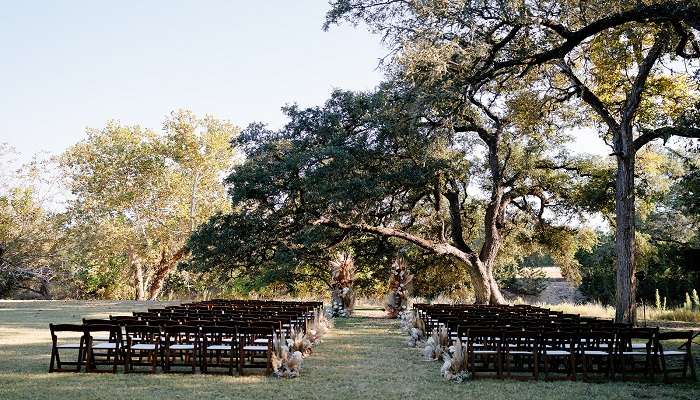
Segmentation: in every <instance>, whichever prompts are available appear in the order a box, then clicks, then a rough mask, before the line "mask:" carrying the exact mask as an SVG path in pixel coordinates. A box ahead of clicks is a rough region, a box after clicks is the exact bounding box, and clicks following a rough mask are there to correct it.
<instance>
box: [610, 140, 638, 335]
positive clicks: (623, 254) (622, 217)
mask: <svg viewBox="0 0 700 400" xmlns="http://www.w3.org/2000/svg"><path fill="white" fill-rule="evenodd" d="M620 136H621V137H620V138H619V139H618V140H617V141H616V142H617V143H616V149H615V150H616V152H617V154H618V156H617V176H616V178H615V188H616V190H615V220H616V222H615V223H616V225H615V250H616V253H617V282H616V283H617V286H616V287H617V291H616V294H615V321H616V322H628V323H632V324H634V323H635V322H636V319H637V318H636V317H637V315H636V301H635V292H636V289H637V282H636V278H635V272H636V271H635V268H636V265H635V258H634V246H635V244H634V231H635V222H634V218H635V205H634V157H635V154H634V148H633V146H632V132H631V128H630V129H624V131H623V132H621V134H620ZM618 148H619V149H618Z"/></svg>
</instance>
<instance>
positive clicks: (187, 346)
mask: <svg viewBox="0 0 700 400" xmlns="http://www.w3.org/2000/svg"><path fill="white" fill-rule="evenodd" d="M170 350H194V345H193V344H173V345H170Z"/></svg>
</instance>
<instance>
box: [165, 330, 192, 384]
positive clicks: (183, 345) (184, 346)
mask: <svg viewBox="0 0 700 400" xmlns="http://www.w3.org/2000/svg"><path fill="white" fill-rule="evenodd" d="M162 347H163V359H164V360H165V363H164V365H163V371H164V372H173V371H172V367H183V366H186V367H191V368H192V373H195V372H196V370H197V364H198V358H199V351H200V349H199V327H197V326H187V325H170V326H166V327H164V328H163V344H162Z"/></svg>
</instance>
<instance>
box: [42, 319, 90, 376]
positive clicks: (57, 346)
mask: <svg viewBox="0 0 700 400" xmlns="http://www.w3.org/2000/svg"><path fill="white" fill-rule="evenodd" d="M49 330H50V331H51V362H50V364H49V372H80V369H81V367H82V365H83V359H84V354H83V352H84V350H85V335H84V331H83V326H82V325H76V324H49ZM63 332H73V333H80V339H78V341H77V342H75V338H71V339H73V341H71V342H64V339H63V338H59V337H58V335H59V334H62V333H63ZM61 350H65V351H68V350H77V351H78V355H77V358H76V359H75V361H62V360H61V354H60V351H61ZM64 365H68V366H73V367H74V368H64V367H63V366H64Z"/></svg>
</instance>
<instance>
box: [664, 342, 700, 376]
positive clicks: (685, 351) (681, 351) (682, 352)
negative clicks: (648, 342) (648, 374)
mask: <svg viewBox="0 0 700 400" xmlns="http://www.w3.org/2000/svg"><path fill="white" fill-rule="evenodd" d="M669 341H671V343H669ZM678 341H680V342H681V344H680V346H679V345H678ZM692 346H693V332H692V331H685V332H662V333H658V334H656V347H657V349H658V354H659V359H660V361H661V372H663V374H664V382H666V383H670V382H671V376H670V374H669V373H671V372H680V373H681V378H683V379H685V378H686V375H687V373H688V368H690V377H691V378H692V379H693V380H694V381H697V379H698V377H697V375H696V373H695V359H694V358H693V353H692V350H691V349H692ZM669 359H673V361H676V362H675V364H680V365H679V366H678V367H677V368H673V366H674V362H673V361H672V362H671V364H669V362H668V361H669ZM678 359H680V360H678Z"/></svg>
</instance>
